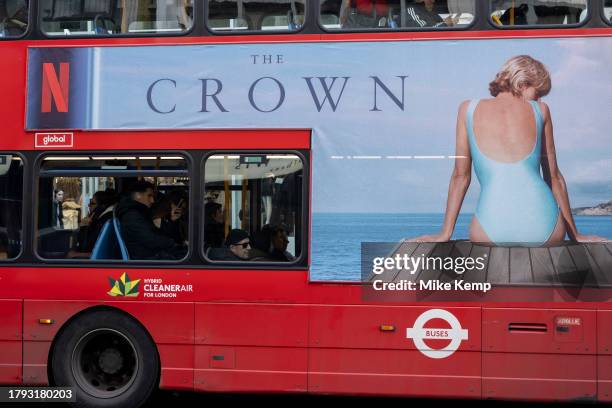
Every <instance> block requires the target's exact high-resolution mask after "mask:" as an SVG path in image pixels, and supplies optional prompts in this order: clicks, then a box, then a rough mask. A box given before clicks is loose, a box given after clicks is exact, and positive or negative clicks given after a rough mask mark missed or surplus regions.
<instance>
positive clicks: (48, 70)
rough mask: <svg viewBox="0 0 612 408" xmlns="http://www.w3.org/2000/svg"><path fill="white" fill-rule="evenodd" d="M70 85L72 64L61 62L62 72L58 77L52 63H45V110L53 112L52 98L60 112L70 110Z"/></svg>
mask: <svg viewBox="0 0 612 408" xmlns="http://www.w3.org/2000/svg"><path fill="white" fill-rule="evenodd" d="M69 85H70V64H69V63H67V62H62V63H60V74H59V78H58V77H57V72H56V71H55V66H54V65H53V64H52V63H49V62H45V63H43V77H42V107H41V110H42V111H43V112H51V98H53V102H55V107H56V108H57V111H58V112H68V89H69Z"/></svg>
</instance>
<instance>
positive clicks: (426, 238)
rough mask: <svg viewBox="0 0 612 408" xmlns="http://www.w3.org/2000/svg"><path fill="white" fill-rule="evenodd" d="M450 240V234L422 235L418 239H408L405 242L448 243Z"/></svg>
mask: <svg viewBox="0 0 612 408" xmlns="http://www.w3.org/2000/svg"><path fill="white" fill-rule="evenodd" d="M449 240H450V236H449V235H448V234H444V233H440V234H431V235H421V236H420V237H416V238H406V239H404V242H448V241H449Z"/></svg>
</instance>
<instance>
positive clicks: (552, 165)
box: [538, 102, 605, 242]
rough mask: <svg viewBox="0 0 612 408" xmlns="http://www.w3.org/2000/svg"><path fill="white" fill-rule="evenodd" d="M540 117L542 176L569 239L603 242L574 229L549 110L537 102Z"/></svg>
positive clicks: (596, 237)
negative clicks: (541, 119)
mask: <svg viewBox="0 0 612 408" xmlns="http://www.w3.org/2000/svg"><path fill="white" fill-rule="evenodd" d="M538 104H539V106H540V110H541V111H542V115H543V116H544V134H543V138H542V175H543V177H544V180H545V181H546V183H547V184H548V185H549V186H550V188H551V190H552V192H553V195H554V196H555V200H556V201H557V205H558V206H559V210H560V211H561V215H562V217H563V221H564V222H565V226H566V228H567V234H568V235H569V237H570V239H572V240H573V241H578V242H594V241H603V240H605V238H602V237H598V236H596V235H582V234H580V233H579V232H578V229H577V228H576V223H575V222H574V216H573V215H572V209H571V206H570V201H569V196H568V194H567V185H566V184H565V179H564V178H563V175H562V174H561V171H560V170H559V166H558V165H557V153H556V151H555V141H554V137H553V125H552V117H551V114H550V109H548V105H546V104H545V103H544V102H538Z"/></svg>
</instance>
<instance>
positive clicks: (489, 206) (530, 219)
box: [467, 101, 559, 246]
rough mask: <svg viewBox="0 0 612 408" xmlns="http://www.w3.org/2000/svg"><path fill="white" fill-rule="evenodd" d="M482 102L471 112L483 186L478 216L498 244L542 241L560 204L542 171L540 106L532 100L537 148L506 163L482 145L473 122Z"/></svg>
mask: <svg viewBox="0 0 612 408" xmlns="http://www.w3.org/2000/svg"><path fill="white" fill-rule="evenodd" d="M478 102H479V101H471V102H470V105H469V108H468V112H467V131H468V139H469V143H470V152H471V155H472V162H473V163H474V170H475V172H476V176H477V177H478V181H479V182H480V187H481V191H480V197H479V199H478V206H477V208H476V218H477V219H478V222H479V223H480V225H481V226H482V228H483V229H484V231H485V233H486V234H487V236H488V237H489V239H490V240H491V241H492V242H493V243H495V244H498V245H502V244H504V245H530V246H532V245H533V246H535V245H542V244H544V243H545V242H546V241H548V239H549V238H550V236H551V235H552V233H553V231H554V229H555V226H556V224H557V218H558V216H559V207H558V206H557V202H556V201H555V198H554V196H553V194H552V191H551V190H550V188H549V186H548V185H547V184H546V183H545V182H544V180H543V179H542V176H541V173H540V159H541V155H542V153H541V150H542V131H543V126H544V123H543V122H544V121H543V119H542V112H541V111H540V107H539V106H538V103H537V102H535V101H531V106H532V108H533V111H534V114H535V120H536V140H535V146H534V147H533V150H532V151H531V152H530V153H529V154H528V155H527V156H526V157H525V158H523V159H522V160H519V161H516V162H511V163H504V162H499V161H496V160H493V159H491V158H489V157H487V156H485V154H484V153H483V152H481V151H480V149H479V148H478V144H477V143H476V137H475V136H474V124H473V123H474V111H475V110H476V106H477V105H478Z"/></svg>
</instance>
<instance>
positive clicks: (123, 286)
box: [106, 272, 140, 297]
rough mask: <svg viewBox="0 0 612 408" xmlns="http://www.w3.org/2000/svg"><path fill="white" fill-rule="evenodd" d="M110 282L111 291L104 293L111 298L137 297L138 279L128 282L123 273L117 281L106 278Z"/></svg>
mask: <svg viewBox="0 0 612 408" xmlns="http://www.w3.org/2000/svg"><path fill="white" fill-rule="evenodd" d="M108 280H109V282H110V287H111V290H109V291H108V292H106V293H107V294H109V295H111V296H127V297H136V296H138V288H139V286H140V279H136V280H133V281H132V280H130V277H129V276H128V274H127V272H124V273H123V275H121V277H120V278H119V279H118V280H115V279H113V278H108Z"/></svg>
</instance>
